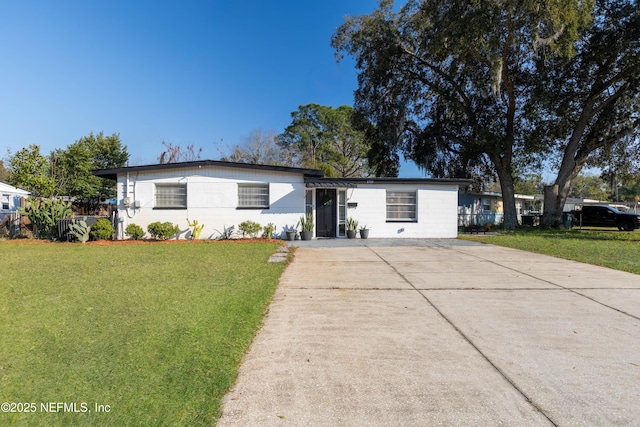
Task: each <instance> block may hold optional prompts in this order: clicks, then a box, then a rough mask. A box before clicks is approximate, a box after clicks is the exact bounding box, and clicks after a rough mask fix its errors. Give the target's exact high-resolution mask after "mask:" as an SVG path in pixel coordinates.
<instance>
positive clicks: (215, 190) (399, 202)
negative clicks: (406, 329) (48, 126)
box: [94, 160, 470, 239]
mask: <svg viewBox="0 0 640 427" xmlns="http://www.w3.org/2000/svg"><path fill="white" fill-rule="evenodd" d="M94 174H95V175H97V176H101V177H105V178H110V179H114V180H117V190H118V196H117V202H118V221H119V223H118V227H117V231H116V232H117V237H118V238H120V239H122V238H125V236H124V230H125V229H126V227H127V225H128V224H132V223H134V224H137V225H139V226H141V227H142V228H143V229H144V230H146V228H147V226H148V225H149V224H150V223H152V222H156V221H162V222H164V221H171V222H173V223H174V224H177V225H178V226H179V227H180V229H181V230H182V232H181V233H180V235H179V237H180V238H188V237H189V227H188V224H187V218H188V219H189V220H191V221H193V220H198V221H199V222H200V223H201V224H204V225H205V228H204V230H203V232H202V234H201V238H216V237H218V236H220V234H221V233H222V232H223V230H225V229H226V228H229V227H230V226H235V227H236V230H237V227H238V224H239V223H241V222H242V221H245V220H251V221H255V222H258V223H260V224H261V225H263V226H265V225H267V224H269V223H273V224H274V225H275V226H276V231H277V234H278V235H280V234H281V233H282V232H283V231H284V230H285V229H286V228H287V227H296V228H297V229H298V231H300V227H299V221H300V217H301V216H303V215H305V214H307V213H310V214H312V216H313V220H314V236H315V237H342V236H344V235H345V227H346V220H347V218H349V217H353V218H355V219H356V220H358V221H359V223H360V225H361V226H364V225H367V227H368V228H369V229H370V230H371V231H370V237H415V238H417V237H420V238H455V237H456V236H457V201H458V189H459V187H460V186H464V187H466V186H467V185H469V184H470V180H465V179H427V178H425V179H422V178H421V179H402V178H325V177H324V174H323V172H322V171H320V170H315V169H301V168H292V167H281V166H267V165H252V164H244V163H231V162H222V161H212V160H203V161H195V162H185V163H170V164H157V165H147V166H131V167H124V168H119V169H107V170H99V171H95V172H94Z"/></svg>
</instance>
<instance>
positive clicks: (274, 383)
mask: <svg viewBox="0 0 640 427" xmlns="http://www.w3.org/2000/svg"><path fill="white" fill-rule="evenodd" d="M400 242H401V241H390V242H385V241H376V240H374V239H370V240H368V241H359V240H358V241H357V243H355V242H346V241H342V243H343V245H342V246H340V245H338V244H337V243H340V242H336V241H330V242H329V241H327V242H322V241H315V243H313V244H307V243H306V242H305V243H304V244H305V245H306V246H305V247H300V248H298V249H297V251H296V255H295V259H294V261H293V262H292V264H291V265H290V266H289V267H288V268H287V270H286V271H285V273H284V275H283V276H282V279H281V283H280V286H279V288H278V290H277V291H276V295H275V299H274V301H273V303H272V304H271V307H270V312H269V315H268V316H267V318H266V319H265V325H264V327H263V329H262V330H261V331H260V333H259V334H258V336H257V337H256V339H255V341H254V343H253V345H252V347H251V349H250V351H249V353H248V354H247V355H246V357H245V360H244V362H243V365H242V367H241V370H240V375H239V378H238V381H237V384H236V386H235V387H234V388H233V390H232V391H231V392H230V393H229V394H228V395H227V397H226V398H225V404H224V413H223V416H222V418H221V420H220V422H219V426H279V425H283V426H374V425H380V426H391V425H393V426H432V425H454V426H460V425H474V426H496V425H508V426H546V425H560V426H578V425H580V426H582V425H586V426H605V425H607V426H612V425H616V426H619V425H629V426H633V425H640V276H638V275H633V274H627V273H622V272H618V271H614V270H609V269H605V268H600V267H595V266H590V265H585V264H580V263H576V262H571V261H565V260H561V259H557V258H551V257H547V256H542V255H535V254H531V253H526V252H521V251H517V250H512V249H505V248H500V247H496V246H489V245H478V244H473V243H469V242H462V241H458V240H450V241H426V240H424V241H414V242H413V244H412V245H407V243H408V242H406V241H405V242H402V243H400ZM347 244H348V245H351V246H344V245H347ZM323 246H324V247H323ZM327 246H335V247H327Z"/></svg>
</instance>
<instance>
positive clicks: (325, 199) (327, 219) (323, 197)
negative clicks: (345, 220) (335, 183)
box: [316, 188, 336, 237]
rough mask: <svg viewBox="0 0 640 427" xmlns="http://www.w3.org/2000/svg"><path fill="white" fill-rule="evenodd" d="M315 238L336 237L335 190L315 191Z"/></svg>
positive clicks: (319, 189) (323, 189) (320, 189)
mask: <svg viewBox="0 0 640 427" xmlns="http://www.w3.org/2000/svg"><path fill="white" fill-rule="evenodd" d="M316 222H317V226H316V236H318V237H336V190H335V188H318V189H316Z"/></svg>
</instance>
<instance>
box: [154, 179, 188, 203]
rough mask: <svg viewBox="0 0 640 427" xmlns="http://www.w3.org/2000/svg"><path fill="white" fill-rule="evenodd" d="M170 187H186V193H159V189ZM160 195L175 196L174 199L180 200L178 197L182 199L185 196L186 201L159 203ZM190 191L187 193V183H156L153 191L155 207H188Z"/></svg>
mask: <svg viewBox="0 0 640 427" xmlns="http://www.w3.org/2000/svg"><path fill="white" fill-rule="evenodd" d="M169 188H173V189H180V190H182V189H184V194H183V195H182V194H177V196H176V194H159V192H158V190H159V189H164V190H167V189H169ZM158 196H161V197H165V198H169V197H171V198H174V200H178V198H180V199H182V198H184V203H180V204H159V203H158ZM187 196H188V193H187V184H180V183H156V184H155V187H154V192H153V209H187V200H188V197H187Z"/></svg>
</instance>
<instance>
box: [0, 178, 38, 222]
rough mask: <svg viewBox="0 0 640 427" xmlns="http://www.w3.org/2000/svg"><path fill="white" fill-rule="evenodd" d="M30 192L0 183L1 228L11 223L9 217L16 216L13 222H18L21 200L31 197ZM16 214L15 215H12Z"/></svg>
mask: <svg viewBox="0 0 640 427" xmlns="http://www.w3.org/2000/svg"><path fill="white" fill-rule="evenodd" d="M29 194H31V193H29V192H28V191H25V190H21V189H20V188H16V187H14V186H12V185H9V184H6V183H4V182H0V224H2V226H0V228H3V227H4V226H6V225H7V224H5V222H7V221H9V217H11V216H14V218H12V220H16V221H17V213H16V212H17V210H18V208H19V207H20V200H21V199H22V198H25V197H27V196H29ZM12 214H14V215H12Z"/></svg>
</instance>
